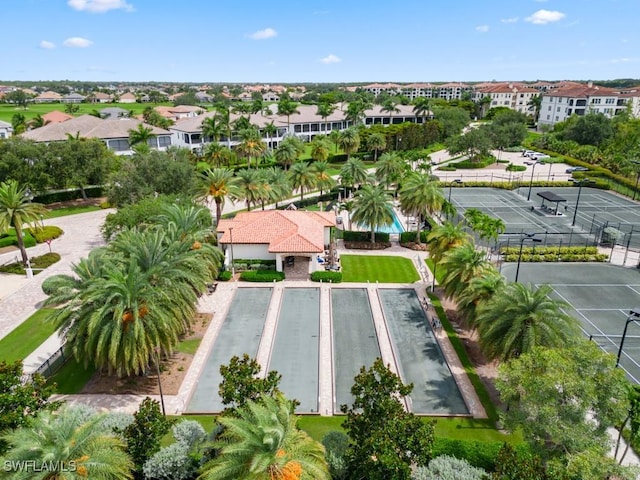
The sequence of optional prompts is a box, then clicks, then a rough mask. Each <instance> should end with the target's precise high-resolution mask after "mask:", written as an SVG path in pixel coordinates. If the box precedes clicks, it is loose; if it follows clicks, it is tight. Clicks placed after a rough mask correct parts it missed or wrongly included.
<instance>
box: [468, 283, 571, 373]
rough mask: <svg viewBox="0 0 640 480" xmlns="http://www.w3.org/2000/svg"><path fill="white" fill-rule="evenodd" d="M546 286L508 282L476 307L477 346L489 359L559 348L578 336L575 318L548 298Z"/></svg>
mask: <svg viewBox="0 0 640 480" xmlns="http://www.w3.org/2000/svg"><path fill="white" fill-rule="evenodd" d="M552 291H553V289H552V288H551V287H550V286H549V285H542V286H540V287H539V288H533V287H531V286H526V285H523V284H521V283H510V284H509V285H507V286H506V287H505V288H504V290H502V292H501V293H500V295H496V296H494V297H493V299H492V300H491V301H489V302H487V303H485V304H484V305H482V307H481V308H480V309H479V312H478V316H477V324H478V333H479V335H480V345H481V346H482V349H483V351H484V353H485V354H486V355H487V357H488V358H490V359H492V360H493V359H498V360H502V361H506V360H509V359H511V358H517V357H519V356H520V355H522V354H524V353H528V352H530V351H531V350H532V349H533V348H534V347H538V346H544V347H548V348H562V347H565V346H566V345H567V344H569V343H571V342H572V341H573V340H574V339H576V338H578V336H579V326H578V321H577V320H576V319H575V318H573V317H572V316H570V315H568V314H566V313H564V312H563V309H565V308H568V307H569V305H567V304H566V303H564V302H561V301H558V300H553V299H551V298H550V297H549V295H550V294H551V293H552Z"/></svg>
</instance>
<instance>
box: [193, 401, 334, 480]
mask: <svg viewBox="0 0 640 480" xmlns="http://www.w3.org/2000/svg"><path fill="white" fill-rule="evenodd" d="M292 412H293V406H292V404H291V402H290V401H288V400H286V399H285V398H284V397H282V396H281V395H279V396H277V397H275V398H271V397H262V398H261V399H260V400H258V401H252V402H248V403H247V406H246V407H244V408H241V409H239V410H238V411H237V416H231V415H229V416H221V417H219V418H218V421H219V422H220V424H221V425H222V426H223V427H224V430H223V433H222V435H221V436H220V439H219V440H217V441H216V442H215V443H214V447H215V448H219V449H220V452H219V455H218V456H217V457H216V458H214V459H213V460H211V461H210V462H209V463H207V464H206V465H205V466H204V467H203V474H202V476H201V477H200V478H202V479H203V480H237V479H240V478H244V479H254V480H275V479H278V480H296V479H297V480H330V479H331V476H330V475H329V471H328V467H327V464H326V461H325V459H324V448H323V447H322V445H321V444H320V443H318V442H316V441H314V440H313V439H311V437H309V436H308V435H307V434H306V433H305V432H303V431H302V430H299V429H298V428H297V426H296V425H297V422H298V419H297V417H296V416H295V415H293V413H292Z"/></svg>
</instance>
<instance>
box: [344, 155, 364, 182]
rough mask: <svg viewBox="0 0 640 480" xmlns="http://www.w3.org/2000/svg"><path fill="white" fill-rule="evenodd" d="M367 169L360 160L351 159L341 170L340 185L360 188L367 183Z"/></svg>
mask: <svg viewBox="0 0 640 480" xmlns="http://www.w3.org/2000/svg"><path fill="white" fill-rule="evenodd" d="M368 178H369V174H368V172H367V167H366V165H365V164H364V162H363V161H362V160H360V159H359V158H351V159H349V160H347V161H346V162H345V164H344V165H343V166H342V168H341V169H340V183H342V184H343V185H345V186H348V187H356V188H357V187H359V186H360V185H362V184H363V183H365V182H366V181H367V179H368Z"/></svg>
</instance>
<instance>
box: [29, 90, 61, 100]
mask: <svg viewBox="0 0 640 480" xmlns="http://www.w3.org/2000/svg"><path fill="white" fill-rule="evenodd" d="M61 100H62V95H60V94H59V93H56V92H51V91H47V92H43V93H41V94H40V95H38V96H37V97H36V98H34V99H33V102H34V103H57V102H60V101H61Z"/></svg>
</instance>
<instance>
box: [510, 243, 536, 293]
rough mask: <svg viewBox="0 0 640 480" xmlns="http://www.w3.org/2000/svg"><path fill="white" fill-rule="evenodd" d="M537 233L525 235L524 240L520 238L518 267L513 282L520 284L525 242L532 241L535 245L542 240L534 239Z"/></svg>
mask: <svg viewBox="0 0 640 480" xmlns="http://www.w3.org/2000/svg"><path fill="white" fill-rule="evenodd" d="M535 235H536V234H535V233H523V234H522V238H520V251H519V252H518V265H517V266H516V278H515V280H514V281H513V282H514V283H518V275H519V274H520V261H521V260H522V248H523V247H524V242H526V241H527V240H531V241H532V242H534V243H540V242H541V241H542V240H540V239H539V238H534V237H535Z"/></svg>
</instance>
